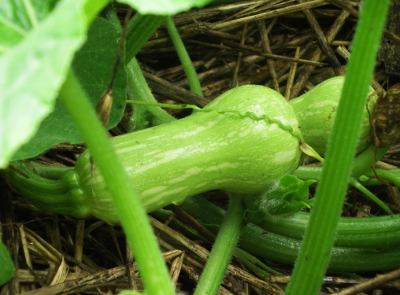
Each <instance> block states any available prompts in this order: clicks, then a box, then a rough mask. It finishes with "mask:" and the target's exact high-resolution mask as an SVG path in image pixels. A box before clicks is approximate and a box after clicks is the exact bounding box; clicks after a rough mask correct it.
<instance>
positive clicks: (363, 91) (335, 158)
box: [286, 0, 390, 295]
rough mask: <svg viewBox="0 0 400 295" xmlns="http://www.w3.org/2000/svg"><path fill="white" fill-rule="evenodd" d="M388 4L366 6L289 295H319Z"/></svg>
mask: <svg viewBox="0 0 400 295" xmlns="http://www.w3.org/2000/svg"><path fill="white" fill-rule="evenodd" d="M389 4H390V1H389V0H382V1H374V0H366V1H365V2H364V5H363V9H362V13H361V15H360V19H359V22H358V25H357V30H356V34H355V37H354V42H353V51H352V53H351V57H350V60H349V65H348V68H347V72H346V77H345V83H344V87H343V91H342V99H341V101H340V104H339V107H338V110H337V116H336V119H335V123H334V128H333V132H332V136H331V138H330V142H329V145H328V149H327V153H326V161H325V163H324V169H323V171H322V175H321V180H320V183H319V186H318V188H317V193H316V196H315V199H316V200H315V205H314V208H313V210H312V212H311V216H310V221H309V224H308V227H307V230H306V232H305V236H304V240H303V243H302V245H301V248H300V253H299V256H298V258H297V261H296V264H295V268H294V271H293V275H292V280H291V282H290V283H289V286H288V289H287V291H286V294H287V295H294V294H310V295H311V294H318V292H319V289H320V287H321V283H322V280H323V276H324V274H325V271H326V269H327V266H328V262H329V258H330V256H331V250H332V246H333V241H334V238H335V234H336V228H337V224H338V222H339V217H340V212H341V209H342V205H343V201H344V196H345V192H346V189H347V185H348V181H349V179H350V176H351V170H352V164H353V158H354V154H355V150H356V145H357V138H358V134H359V130H360V126H361V117H362V112H363V108H364V105H365V98H366V96H367V91H368V87H369V83H370V81H371V77H372V72H373V67H374V63H375V58H376V53H377V50H378V46H379V41H380V38H381V35H382V32H383V27H384V24H385V18H386V14H387V10H388V7H389ZM350 122H351V123H350ZM316 245H317V246H316Z"/></svg>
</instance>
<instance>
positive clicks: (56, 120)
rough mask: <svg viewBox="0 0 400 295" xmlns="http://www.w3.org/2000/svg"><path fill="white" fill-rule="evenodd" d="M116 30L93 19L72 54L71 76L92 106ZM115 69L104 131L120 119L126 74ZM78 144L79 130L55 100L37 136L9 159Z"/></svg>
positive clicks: (106, 76)
mask: <svg viewBox="0 0 400 295" xmlns="http://www.w3.org/2000/svg"><path fill="white" fill-rule="evenodd" d="M119 31H120V30H119V29H118V28H116V27H115V26H114V25H113V24H112V23H111V22H110V21H107V20H105V19H102V18H99V17H98V18H96V19H95V20H94V21H93V24H92V25H91V27H90V29H89V32H88V39H87V42H86V43H85V45H84V46H83V47H82V48H81V49H80V50H79V51H78V52H77V53H76V56H75V59H74V61H73V63H72V67H73V69H74V72H75V74H76V75H77V76H78V78H79V80H80V82H81V84H82V86H83V88H84V89H85V90H86V92H87V93H88V95H89V97H90V99H91V103H92V105H93V107H95V106H96V105H97V102H98V100H99V99H100V96H101V94H102V93H103V92H104V90H106V88H107V86H108V84H109V82H110V78H111V74H112V71H113V67H114V62H115V58H116V55H117V50H118V45H119V38H120V36H121V35H120V32H119ZM122 64H123V63H122V62H121V66H120V67H119V70H118V72H117V76H116V80H115V82H114V87H113V107H112V110H111V114H110V121H109V123H108V128H112V127H115V126H116V125H117V124H118V122H119V121H120V120H121V118H122V115H123V112H124V106H125V101H126V73H125V70H124V67H123V66H122ZM63 142H68V143H81V142H83V139H82V138H81V136H80V134H79V131H78V130H77V128H76V126H75V124H74V122H73V121H72V119H71V117H70V115H69V114H68V111H67V110H66V108H65V106H64V104H63V103H61V102H60V101H59V100H57V102H56V105H55V109H54V111H53V112H52V113H51V114H50V115H49V116H48V117H47V118H46V119H45V120H44V121H43V122H42V124H41V126H40V128H39V131H38V133H37V134H36V135H35V137H34V138H32V140H30V141H29V142H28V143H27V144H25V145H24V146H22V148H21V149H20V150H18V152H17V154H16V155H15V156H14V157H13V160H21V159H27V158H32V157H35V156H37V155H39V154H41V153H43V152H44V151H46V150H47V149H49V148H50V147H52V146H54V145H56V144H58V143H63Z"/></svg>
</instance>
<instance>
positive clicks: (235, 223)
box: [194, 194, 244, 295]
mask: <svg viewBox="0 0 400 295" xmlns="http://www.w3.org/2000/svg"><path fill="white" fill-rule="evenodd" d="M243 214H244V207H243V204H242V199H241V196H240V195H235V194H232V195H231V197H230V203H229V207H228V210H227V211H226V214H225V217H224V220H223V221H222V224H221V228H220V230H219V232H218V236H217V239H216V240H215V243H214V245H213V249H212V251H211V253H210V256H209V258H208V260H207V263H206V265H205V267H204V270H203V272H202V274H201V277H200V280H199V283H198V285H197V287H196V291H195V292H194V295H206V294H210V295H211V294H212V295H214V294H217V292H218V288H219V286H220V284H221V282H222V279H223V277H224V275H225V271H226V268H227V267H228V264H229V261H230V259H231V257H232V253H233V250H234V249H235V247H236V243H237V241H238V239H239V235H240V230H241V229H242V225H243Z"/></svg>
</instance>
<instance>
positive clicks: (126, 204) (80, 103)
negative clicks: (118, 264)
mask: <svg viewBox="0 0 400 295" xmlns="http://www.w3.org/2000/svg"><path fill="white" fill-rule="evenodd" d="M60 95H61V98H62V100H63V102H64V103H65V105H66V107H67V109H68V111H69V113H70V114H71V116H72V118H73V120H74V122H75V123H76V125H77V127H78V129H79V131H80V133H81V135H82V137H83V138H84V140H85V143H86V145H87V146H88V148H89V149H90V152H91V155H92V157H93V159H94V162H95V163H96V166H97V167H98V168H99V171H100V173H101V174H102V175H103V177H104V180H105V182H106V183H107V185H108V188H109V190H110V192H111V194H112V196H113V199H114V202H115V206H116V208H117V212H118V214H119V216H120V219H121V221H122V225H123V227H124V230H125V234H126V236H127V239H128V241H129V244H130V245H131V247H132V250H133V252H134V253H135V258H136V261H137V264H138V267H139V271H140V273H141V275H142V279H143V283H144V286H145V289H146V292H147V294H160V295H161V294H163V295H164V294H170V295H172V294H174V290H173V288H172V285H171V283H170V279H169V274H168V271H167V268H166V266H165V263H164V261H163V259H162V256H161V252H160V250H159V248H158V245H157V242H156V240H155V238H154V235H153V233H152V229H151V226H150V224H149V222H148V220H147V216H146V213H145V211H144V210H143V208H142V206H141V203H140V199H139V196H138V195H137V194H136V192H135V190H134V188H133V185H132V183H131V181H130V180H129V178H128V176H127V174H126V173H125V171H124V168H123V165H122V164H121V161H120V160H119V158H118V156H117V154H116V152H115V149H114V147H113V145H112V144H111V142H110V140H109V138H108V136H107V133H106V132H105V130H104V128H103V127H102V125H101V123H100V120H99V118H98V117H97V115H96V113H95V112H94V110H93V108H92V107H91V105H90V103H89V100H88V98H87V96H86V93H85V92H84V91H83V89H82V87H81V85H80V83H79V81H78V80H77V79H76V77H75V75H74V74H73V72H72V71H70V72H69V73H68V76H67V79H66V81H65V83H64V85H63V87H62V88H61V92H60Z"/></svg>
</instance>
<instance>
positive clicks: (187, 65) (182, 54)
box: [165, 16, 203, 96]
mask: <svg viewBox="0 0 400 295" xmlns="http://www.w3.org/2000/svg"><path fill="white" fill-rule="evenodd" d="M165 26H166V27H167V30H168V34H169V37H170V38H171V41H172V44H174V47H175V49H176V53H177V54H178V56H179V59H180V61H181V63H182V66H183V70H184V71H185V74H186V77H187V79H188V82H189V86H190V91H192V92H193V93H195V94H197V95H200V96H203V91H202V90H201V85H200V81H199V78H198V76H197V72H196V69H195V67H194V66H193V63H192V60H191V59H190V56H189V54H188V52H187V50H186V47H185V45H184V44H183V41H182V39H181V36H180V35H179V32H178V30H177V29H176V27H175V24H174V22H173V20H172V18H171V17H170V16H168V17H167V18H166V20H165Z"/></svg>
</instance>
